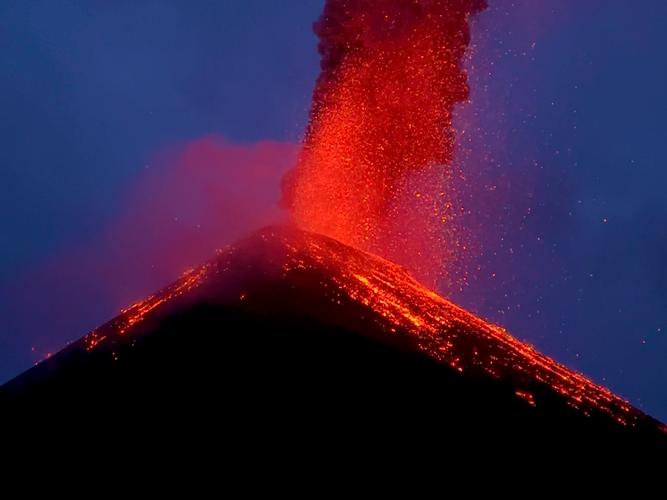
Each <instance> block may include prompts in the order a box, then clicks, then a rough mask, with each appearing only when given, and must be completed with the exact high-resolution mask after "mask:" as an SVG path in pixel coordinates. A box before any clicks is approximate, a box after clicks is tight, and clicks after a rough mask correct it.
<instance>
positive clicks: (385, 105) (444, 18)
mask: <svg viewBox="0 0 667 500" xmlns="http://www.w3.org/2000/svg"><path fill="white" fill-rule="evenodd" d="M485 6H486V2H485V0H377V1H374V2H368V1H364V0H327V2H326V5H325V7H324V12H323V14H322V16H321V17H320V19H319V20H318V21H317V22H316V23H315V25H314V30H315V33H316V34H317V36H318V37H319V40H320V43H319V52H320V55H321V68H322V71H321V74H320V76H319V79H318V81H317V84H316V88H315V91H314V95H313V103H312V108H311V113H310V121H309V125H308V128H307V130H306V135H305V139H304V146H303V150H302V152H301V155H300V158H299V161H298V163H297V166H296V168H295V169H293V170H292V171H291V172H290V173H289V174H288V175H287V176H286V177H285V179H284V180H283V203H284V205H286V206H287V207H288V208H289V209H291V211H292V214H293V217H294V220H295V222H296V223H297V224H298V225H300V226H302V227H304V228H306V229H309V230H312V231H316V232H319V233H323V234H327V235H330V236H332V237H334V238H336V239H338V240H340V241H342V242H345V243H347V244H350V245H353V246H356V247H358V248H362V249H365V250H370V251H374V252H376V253H379V254H380V255H383V256H384V257H387V258H391V259H392V260H395V261H397V262H399V263H401V264H403V265H405V266H407V267H408V268H410V270H411V271H413V272H414V273H415V274H417V275H418V276H419V277H421V278H422V279H425V280H426V281H433V278H434V274H435V273H438V272H439V269H441V268H442V266H443V265H444V263H445V262H446V261H447V260H448V255H447V253H451V252H458V250H456V249H455V247H456V246H457V245H459V244H460V242H459V241H458V239H457V238H456V237H455V235H451V237H450V238H447V237H446V232H447V231H448V227H451V226H450V225H449V224H448V222H449V221H450V220H451V218H452V217H453V216H454V215H455V214H454V212H455V204H454V203H453V198H454V195H453V193H452V191H453V189H452V188H451V186H449V183H450V182H451V181H452V179H453V177H454V168H453V166H452V158H453V150H454V130H453V127H452V113H453V110H454V107H455V105H456V104H457V103H460V102H462V101H465V100H466V99H467V98H468V85H467V77H466V74H465V72H464V71H463V69H462V63H463V58H464V55H465V52H466V49H467V47H468V44H469V40H470V34H469V24H468V21H469V19H470V17H471V15H473V14H475V13H477V12H479V11H481V10H482V9H484V8H485ZM445 240H449V241H445ZM443 241H445V243H447V246H448V248H449V249H448V250H445V247H444V245H443Z"/></svg>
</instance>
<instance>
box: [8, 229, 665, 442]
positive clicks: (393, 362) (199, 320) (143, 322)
mask: <svg viewBox="0 0 667 500" xmlns="http://www.w3.org/2000/svg"><path fill="white" fill-rule="evenodd" d="M0 398H1V399H2V400H4V402H5V403H8V402H11V403H12V404H13V405H15V408H21V407H25V406H27V407H45V406H48V405H54V404H57V405H63V404H65V405H71V406H72V405H73V406H75V407H78V406H80V405H82V404H85V405H90V404H95V405H102V406H108V407H109V408H112V407H113V408H118V407H120V408H124V409H127V410H128V411H129V410H132V411H137V410H138V409H141V408H144V409H147V408H163V407H166V406H168V407H170V408H173V409H176V411H177V412H182V413H183V414H184V415H185V417H184V418H186V419H187V420H190V421H195V420H197V421H200V420H201V418H202V416H203V415H208V416H211V415H217V416H219V417H220V418H222V416H223V415H224V418H226V419H229V418H232V419H234V420H235V422H236V425H237V426H240V427H247V426H249V425H254V424H250V423H249V422H252V421H256V420H257V419H260V420H262V421H264V424H263V425H264V426H265V425H266V421H267V420H268V421H270V426H271V427H272V428H273V426H276V425H279V426H283V427H282V431H281V432H285V428H287V429H289V430H290V433H292V435H293V436H299V435H300V436H301V437H302V438H303V437H304V436H305V435H306V434H307V432H306V431H305V430H304V429H303V428H302V427H301V426H300V423H303V422H304V418H305V416H308V418H307V419H306V420H308V426H309V428H310V426H313V425H314V426H320V425H324V422H327V424H326V425H333V426H334V427H335V428H341V427H345V426H349V425H352V424H351V422H352V421H354V427H355V429H356V431H357V432H359V431H360V430H361V429H362V428H363V429H366V430H365V431H364V432H366V431H368V428H367V427H366V426H365V425H364V423H363V422H366V423H367V424H368V422H374V424H373V425H374V426H378V425H379V427H383V426H385V425H388V422H389V421H392V422H398V421H400V422H401V426H400V428H393V430H391V431H389V432H391V434H392V435H394V436H395V435H396V434H401V433H407V432H415V429H416V427H414V426H419V425H421V423H424V422H426V421H430V422H438V427H439V428H440V429H441V432H440V433H438V435H436V436H433V437H432V439H434V440H436V441H443V442H445V441H446V442H447V443H448V444H449V445H455V444H458V445H462V446H463V445H466V446H467V445H468V444H470V442H473V441H475V442H480V443H485V446H488V445H489V444H490V443H494V442H495V443H498V442H502V443H504V444H509V443H522V444H524V445H529V444H530V443H531V442H532V441H533V440H534V439H539V440H540V441H541V442H544V443H547V444H548V445H549V446H548V447H547V448H546V449H551V448H554V447H555V448H564V447H567V448H568V449H581V450H591V449H593V450H600V449H603V448H612V449H614V450H617V451H618V450H622V449H625V448H626V447H630V448H632V449H644V448H646V447H653V446H660V445H661V443H664V441H665V433H664V427H663V426H662V425H661V424H660V423H659V422H657V421H655V420H653V419H652V418H650V417H648V416H646V415H645V414H643V413H642V412H641V411H639V410H637V409H635V408H634V407H632V406H631V405H630V404H629V403H627V402H626V401H624V400H623V399H621V398H619V397H618V396H616V395H614V394H613V393H611V392H610V391H608V390H607V389H605V388H603V387H600V386H598V385H596V384H594V383H593V382H591V381H590V380H588V379H587V378H585V377H584V376H582V375H580V374H578V373H575V372H573V371H571V370H569V369H567V368H566V367H564V366H562V365H560V364H558V363H556V362H555V361H553V360H551V359H550V358H548V357H546V356H544V355H542V354H540V353H539V352H537V351H536V350H535V349H533V348H532V347H531V346H529V345H526V344H524V343H522V342H520V341H518V340H517V339H515V338H514V337H512V336H511V335H510V334H509V333H508V332H506V331H505V330H503V329H502V328H500V327H498V326H495V325H492V324H489V323H487V322H485V321H483V320H481V319H479V318H477V317H475V316H474V315H472V314H470V313H469V312H467V311H465V310H464V309H462V308H460V307H458V306H456V305H454V304H453V303H451V302H449V301H448V300H446V299H444V298H442V297H440V296H439V295H437V294H436V293H434V292H432V291H430V290H428V289H427V288H425V287H423V286H422V285H421V284H419V283H418V282H417V281H415V280H414V279H413V278H412V277H411V276H410V274H409V273H408V272H407V271H405V270H404V269H403V268H401V267H400V266H398V265H395V264H393V263H391V262H388V261H386V260H384V259H382V258H379V257H376V256H374V255H372V254H369V253H366V252H363V251H360V250H357V249H354V248H352V247H349V246H347V245H344V244H342V243H340V242H338V241H336V240H333V239H331V238H328V237H325V236H321V235H317V234H314V233H309V232H304V231H301V230H297V229H294V228H286V227H272V228H267V229H264V230H262V231H260V232H259V233H257V234H256V235H254V236H252V237H250V238H248V239H246V240H244V241H241V242H239V243H238V244H237V245H234V246H232V247H229V248H227V249H225V250H224V251H221V252H219V254H218V255H217V257H216V258H215V259H213V260H211V261H210V262H208V263H206V264H204V265H202V266H201V267H199V268H196V269H193V270H191V271H189V272H188V273H186V274H185V275H184V276H182V277H181V279H179V280H178V281H177V282H175V283H174V284H172V285H171V286H169V287H167V288H165V289H164V290H162V291H161V292H159V293H157V294H155V295H153V296H151V297H149V298H147V299H146V300H144V301H142V302H140V303H137V304H135V305H133V306H131V307H129V308H128V309H126V310H124V311H123V312H122V313H121V314H120V315H119V316H118V317H116V318H115V319H113V320H112V321H110V322H108V323H107V324H105V325H103V326H101V327H100V328H98V329H97V330H95V331H93V332H91V333H89V334H88V335H86V336H84V337H83V338H82V339H80V340H79V341H77V342H75V343H73V344H71V345H69V346H68V347H66V348H65V349H64V350H62V351H61V352H59V353H58V354H56V355H54V356H52V357H51V358H49V359H47V360H45V361H43V362H41V363H40V364H38V365H37V366H35V367H33V368H32V369H30V370H28V371H27V372H25V373H24V374H22V375H20V376H18V377H17V378H15V379H14V380H12V381H10V382H8V383H7V384H5V386H3V387H2V390H1V392H0ZM351 416H353V417H354V418H351ZM213 420H216V419H213ZM277 422H280V424H277ZM383 428H384V427H383ZM408 429H411V430H410V431H408ZM373 432H379V431H377V429H376V430H374V431H373Z"/></svg>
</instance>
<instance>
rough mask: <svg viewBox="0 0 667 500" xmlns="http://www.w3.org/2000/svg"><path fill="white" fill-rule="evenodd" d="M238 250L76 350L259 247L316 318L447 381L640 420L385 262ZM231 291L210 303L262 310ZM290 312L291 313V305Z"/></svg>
mask: <svg viewBox="0 0 667 500" xmlns="http://www.w3.org/2000/svg"><path fill="white" fill-rule="evenodd" d="M248 245H250V247H248V246H244V244H243V243H241V244H240V245H239V246H238V247H230V248H229V249H227V250H225V251H224V252H221V253H220V255H219V256H218V258H216V259H215V260H213V261H211V262H209V263H207V264H204V265H203V266H200V267H199V268H197V269H195V270H193V271H190V272H188V273H186V274H185V275H184V276H183V277H182V278H181V279H180V280H179V281H177V282H176V283H174V284H173V285H171V286H170V287H168V288H166V289H164V290H162V291H161V292H159V293H158V294H155V295H153V296H151V297H149V298H148V299H146V300H144V301H142V302H139V303H137V304H135V305H133V306H131V307H130V308H128V309H126V310H124V311H123V312H122V313H121V314H120V315H119V316H118V317H117V318H115V319H114V320H112V321H111V322H109V323H107V324H106V325H103V326H102V327H100V328H99V329H97V330H95V331H93V332H91V333H89V334H88V335H87V336H86V337H85V338H84V346H85V348H86V350H87V351H89V352H90V351H93V350H94V349H96V348H99V347H101V346H102V345H105V346H106V350H107V351H109V352H110V353H111V354H112V355H113V356H117V355H116V346H117V345H120V344H122V342H123V340H122V339H123V338H132V336H134V335H137V336H139V335H141V333H140V332H141V330H139V329H138V328H137V327H138V326H139V324H140V323H142V322H143V320H145V319H147V318H148V317H151V316H152V315H155V316H154V317H159V314H160V310H161V309H162V308H163V307H167V306H168V305H169V304H170V303H171V304H173V303H176V302H177V301H178V298H179V297H181V296H184V295H186V294H187V295H191V294H196V293H197V290H198V289H204V290H205V289H206V285H209V284H211V283H226V284H231V283H233V282H234V280H233V279H232V278H231V273H233V272H234V271H235V270H236V268H235V266H233V265H231V264H230V263H231V262H234V261H235V258H236V256H238V255H242V256H243V255H248V254H249V253H252V251H257V249H258V248H261V247H263V246H264V247H266V249H267V250H266V253H267V255H272V262H273V264H272V266H273V269H279V270H280V273H279V274H280V276H281V279H282V280H285V281H286V282H288V283H291V284H292V286H293V287H295V288H299V287H300V285H301V284H302V283H303V282H302V281H301V280H302V279H304V277H305V278H306V279H307V278H308V277H311V278H312V277H313V276H316V277H317V282H318V283H319V286H320V288H319V291H320V293H321V295H320V296H319V297H320V298H321V301H322V302H323V303H328V304H330V307H331V309H330V311H331V312H329V313H326V312H325V313H323V314H333V315H334V316H336V317H340V316H341V315H344V314H345V311H346V310H347V308H348V307H349V304H350V303H352V304H355V305H361V306H363V307H366V308H368V310H369V311H372V312H371V313H370V314H369V318H370V321H373V322H378V323H379V324H380V326H381V328H382V330H383V336H382V338H381V339H380V340H381V341H383V342H388V341H390V339H391V338H392V337H393V336H396V335H399V336H408V337H409V338H411V339H412V340H413V341H414V343H415V345H416V347H417V349H419V350H420V351H421V352H423V353H424V354H425V355H426V356H428V357H430V358H431V359H434V360H435V361H437V362H438V363H441V364H443V365H446V366H449V367H450V368H451V369H453V370H455V371H457V372H460V373H466V374H469V375H472V376H482V377H489V378H492V379H497V380H502V381H506V382H510V383H511V384H512V386H513V387H515V388H516V389H515V395H516V396H517V397H518V398H521V399H522V400H524V401H526V402H527V403H528V404H529V405H530V406H539V405H540V404H541V403H542V401H541V400H540V399H539V398H538V397H537V396H536V394H543V393H544V392H543V391H544V388H545V387H546V388H548V390H549V392H551V393H552V394H556V395H558V396H559V397H560V398H562V399H563V400H564V401H565V402H566V403H567V404H568V405H569V406H570V407H572V408H573V409H574V410H575V411H579V412H581V413H582V414H584V415H586V416H591V415H592V414H593V413H595V414H604V415H607V416H608V417H610V418H611V419H613V420H614V421H615V422H616V423H618V424H621V425H624V426H625V425H630V426H633V425H636V423H637V422H638V421H639V420H641V419H642V418H644V415H643V414H642V413H641V412H639V411H638V410H636V409H634V408H633V407H632V406H631V405H630V404H629V403H628V402H626V401H624V400H623V399H621V398H619V397H618V396H616V395H615V394H613V393H612V392H611V391H609V390H608V389H606V388H604V387H601V386H599V385H597V384H595V383H593V382H591V381H590V380H589V379H587V378H586V377H585V376H583V375H581V374H579V373H576V372H574V371H572V370H570V369H568V368H567V367H565V366H563V365H561V364H559V363H557V362H555V361H554V360H552V359H551V358H549V357H547V356H545V355H543V354H541V353H539V352H538V351H536V350H535V349H534V348H533V347H531V346H530V345H527V344H525V343H523V342H521V341H519V340H517V339H516V338H514V337H513V336H511V335H510V334H509V333H508V332H507V331H506V330H505V329H503V328H501V327H499V326H496V325H493V324H490V323H487V322H486V321H484V320H482V319H480V318H478V317H476V316H474V315H473V314H471V313H469V312H467V311H466V310H464V309H462V308H461V307H458V306H457V305H455V304H453V303H452V302H450V301H448V300H446V299H444V298H443V297H441V296H440V295H438V294H437V293H435V292H433V291H431V290H430V289H428V288H426V287H424V286H423V285H421V284H420V283H419V282H417V281H416V280H415V279H414V278H413V277H412V276H411V275H410V274H409V273H408V272H407V271H406V270H405V269H404V268H402V267H400V266H398V265H396V264H393V263H391V262H389V261H387V260H385V259H382V258H380V257H376V256H374V255H372V254H369V253H366V252H362V251H359V250H356V249H354V248H351V247H348V246H346V245H343V244H341V243H339V242H337V241H335V240H333V239H330V238H327V237H324V236H320V235H317V234H311V233H305V232H298V231H286V230H271V229H269V230H266V231H264V232H262V233H260V235H258V236H256V237H255V238H254V239H253V240H251V241H250V242H249V243H248ZM251 249H252V250H251ZM251 267H252V266H251ZM231 286H232V288H231V291H230V292H229V295H227V296H224V297H223V296H219V295H216V300H222V301H223V302H226V301H231V302H232V303H235V304H238V303H239V302H241V301H242V302H243V303H244V307H247V308H251V309H252V308H253V307H260V308H264V307H266V306H267V304H264V303H255V302H254V298H253V297H254V294H253V291H252V290H248V289H247V288H246V284H245V283H243V282H242V283H241V284H240V285H239V286H241V287H243V288H242V289H240V290H237V289H235V288H233V285H231ZM281 307H282V306H281ZM294 307H295V308H297V310H299V309H298V308H299V305H298V304H294ZM165 310H166V309H165ZM299 312H300V313H307V312H308V311H301V310H299ZM114 359H116V358H115V357H114Z"/></svg>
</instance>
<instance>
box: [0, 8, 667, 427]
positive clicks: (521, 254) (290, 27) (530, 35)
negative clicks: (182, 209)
mask: <svg viewBox="0 0 667 500" xmlns="http://www.w3.org/2000/svg"><path fill="white" fill-rule="evenodd" d="M322 3H323V2H322V1H321V0H312V1H311V0H290V1H285V2H274V1H269V0H246V1H243V2H214V1H211V2H207V1H196V2H184V1H167V0H161V1H140V0H135V1H132V2H114V3H113V4H110V3H108V2H102V1H86V2H83V1H65V0H62V1H60V2H52V1H33V2H21V1H6V2H2V4H0V65H1V66H2V68H3V72H2V75H3V76H2V78H1V79H0V110H2V112H1V113H0V209H1V210H2V213H3V214H4V216H3V217H2V218H0V224H1V226H0V238H1V241H0V243H1V244H0V313H2V314H3V316H4V317H6V318H7V321H6V322H5V324H4V326H3V329H4V330H0V380H4V379H6V378H8V377H10V376H12V375H14V374H16V373H17V372H18V371H20V370H21V369H24V368H25V367H27V366H29V365H30V363H31V362H33V361H34V360H35V354H34V353H32V352H31V347H34V345H35V343H39V342H40V341H41V342H45V341H44V338H45V337H44V334H42V335H41V336H37V335H35V334H34V329H35V328H40V329H41V330H44V331H46V332H47V338H48V339H50V340H49V342H46V343H48V344H49V345H48V347H49V348H53V347H57V346H60V345H62V344H64V342H66V341H68V340H72V339H74V338H77V337H79V336H80V335H81V334H82V333H84V331H85V329H86V328H92V327H93V326H95V325H96V324H98V323H101V322H103V321H104V320H106V319H108V317H109V316H111V315H112V313H113V311H114V310H116V308H117V306H118V304H116V303H114V302H113V301H112V300H110V299H109V300H107V299H104V300H103V299H99V300H95V301H93V299H89V300H88V301H86V300H85V299H81V298H79V299H77V300H78V301H79V302H77V301H70V303H69V304H68V307H69V308H70V309H67V308H64V309H63V311H64V312H63V314H64V315H65V316H77V317H79V318H84V319H83V320H81V321H80V322H79V323H77V322H74V323H73V322H72V321H66V320H63V321H62V322H60V323H58V322H54V321H53V319H52V316H50V315H49V313H48V312H44V313H43V315H42V314H41V313H40V308H39V306H38V307H36V308H35V309H32V310H33V311H34V313H33V314H32V316H37V318H34V317H33V318H31V321H30V322H28V321H25V320H24V319H23V318H24V317H25V309H26V304H22V305H17V303H16V301H15V300H13V299H12V297H13V296H14V295H15V290H16V287H20V286H23V285H21V283H25V281H26V280H27V279H28V278H26V277H27V276H30V275H31V273H33V274H34V273H38V274H39V273H41V271H39V270H41V269H43V266H44V262H47V261H49V259H53V257H54V255H62V254H68V252H70V249H72V248H77V249H81V248H83V249H85V248H90V247H89V246H87V245H88V243H87V242H89V241H91V240H95V239H96V238H98V236H99V234H100V232H103V231H104V228H105V227H108V226H109V225H110V224H113V223H114V221H116V220H117V219H118V217H119V214H120V213H122V212H123V211H124V210H126V208H127V196H126V194H127V192H128V190H132V189H133V188H134V186H136V185H137V182H138V181H137V179H139V178H141V176H142V175H144V174H145V171H146V165H147V164H150V165H151V167H152V168H155V169H160V168H161V166H160V165H161V164H160V163H159V162H157V163H155V162H153V160H152V159H153V158H154V156H155V155H156V154H157V153H159V152H160V151H163V150H164V149H165V148H169V147H171V146H172V145H174V144H181V143H186V142H187V141H196V140H198V139H200V138H202V137H205V136H207V135H211V134H214V135H215V136H220V137H225V138H226V139H227V140H228V141H230V142H232V143H240V144H251V143H254V142H256V141H259V140H264V139H271V140H275V141H283V142H284V141H287V142H295V141H297V140H298V138H299V137H300V134H301V131H302V129H303V126H304V124H305V120H306V114H307V110H308V107H309V103H310V92H311V89H312V86H313V83H314V80H315V78H316V76H317V73H318V58H317V54H316V40H315V38H314V36H313V35H312V33H311V23H312V21H313V20H314V19H315V18H316V17H317V16H318V15H319V12H320V10H321V7H322ZM490 3H491V8H490V9H489V11H487V12H486V13H485V14H483V15H482V16H481V17H480V18H479V19H478V20H477V21H476V23H475V28H474V43H475V50H474V52H473V55H472V58H471V61H470V67H471V85H472V98H473V102H472V104H471V105H470V106H468V107H467V108H466V109H462V110H461V112H460V116H459V118H458V121H457V123H458V125H459V128H461V129H465V130H466V135H465V139H463V140H462V148H461V154H460V159H459V161H460V162H461V163H462V165H463V168H464V170H465V172H466V173H467V176H468V182H469V184H470V187H469V188H467V189H465V190H464V202H465V205H466V206H467V208H469V209H470V212H471V213H470V215H469V221H470V227H471V229H472V230H473V231H472V232H473V233H474V240H475V242H476V245H477V247H478V248H480V249H481V254H480V256H479V258H476V259H475V262H473V263H470V264H467V268H468V269H470V270H472V273H471V278H470V285H469V286H468V287H467V288H466V289H464V290H463V291H462V292H458V293H456V294H455V297H456V298H457V299H458V300H459V301H461V302H462V303H463V304H464V305H466V306H468V307H470V308H471V309H473V310H475V311H476V312H478V313H480V314H482V315H483V316H485V317H487V318H490V319H493V320H495V321H498V322H499V323H501V324H503V325H505V326H507V327H508V328H509V329H510V330H511V331H512V332H513V333H515V334H516V335H517V336H518V337H520V338H522V339H526V340H528V341H529V342H531V343H533V344H535V345H536V346H537V347H538V348H540V349H542V350H544V351H545V352H547V353H548V354H550V355H552V356H554V357H555V358H557V359H559V360H561V361H564V362H565V363H566V364H568V365H571V366H573V367H575V368H577V369H579V370H581V371H583V372H584V373H586V374H587V375H589V376H591V377H593V378H594V379H595V380H596V381H598V382H603V383H605V384H606V385H608V386H610V387H611V388H612V389H614V390H615V391H617V392H620V393H621V394H622V395H623V396H625V397H627V398H629V399H630V400H631V401H632V402H633V403H635V404H638V405H640V406H641V407H643V408H644V409H645V410H647V411H649V412H651V413H653V414H654V415H656V416H658V417H660V418H662V419H663V420H664V419H667V397H665V387H667V364H665V363H664V359H665V357H666V356H667V340H666V338H665V336H667V314H666V311H667V284H666V283H667V259H665V257H664V256H665V255H667V230H666V228H667V197H666V196H665V189H666V188H667V170H666V169H665V164H667V149H666V148H665V147H664V145H665V144H666V143H667V128H666V127H665V125H664V124H663V117H664V116H665V114H666V112H667V109H666V108H667V95H665V90H664V89H666V88H667V62H666V60H665V57H664V53H663V51H664V47H667V32H665V30H664V26H665V25H666V23H667V4H666V3H665V2H663V1H661V0H644V1H642V2H627V1H624V0H586V1H584V2H582V1H574V0H563V1H559V2H547V1H544V2H534V1H529V0H516V1H509V0H496V1H494V0H490ZM538 3H539V4H543V5H535V4H538ZM552 4H558V5H557V6H554V5H552ZM477 266H479V271H477ZM494 275H495V276H494ZM58 279H60V280H61V283H60V286H61V287H62V288H63V289H65V288H67V287H69V288H76V287H77V286H80V285H79V284H78V282H76V280H72V281H71V282H69V283H68V280H67V275H66V273H65V274H64V275H63V274H61V275H59V278H58ZM153 285H154V283H153V282H152V281H150V280H146V282H145V283H144V284H143V286H144V287H146V290H149V288H147V287H148V286H153ZM146 290H144V288H142V287H140V286H137V287H135V288H134V289H133V290H132V293H135V294H136V293H139V292H141V293H144V292H145V291H146ZM77 296H78V297H86V296H90V297H92V295H90V294H89V295H86V294H83V293H82V294H79V295H77ZM40 300H41V299H40ZM74 306H77V307H74ZM21 308H23V310H22V309H21ZM40 318H43V319H40ZM40 321H42V324H41V325H40ZM44 349H46V347H44ZM36 350H37V351H38V352H41V351H42V350H43V348H42V346H39V345H38V346H37V349H36Z"/></svg>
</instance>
